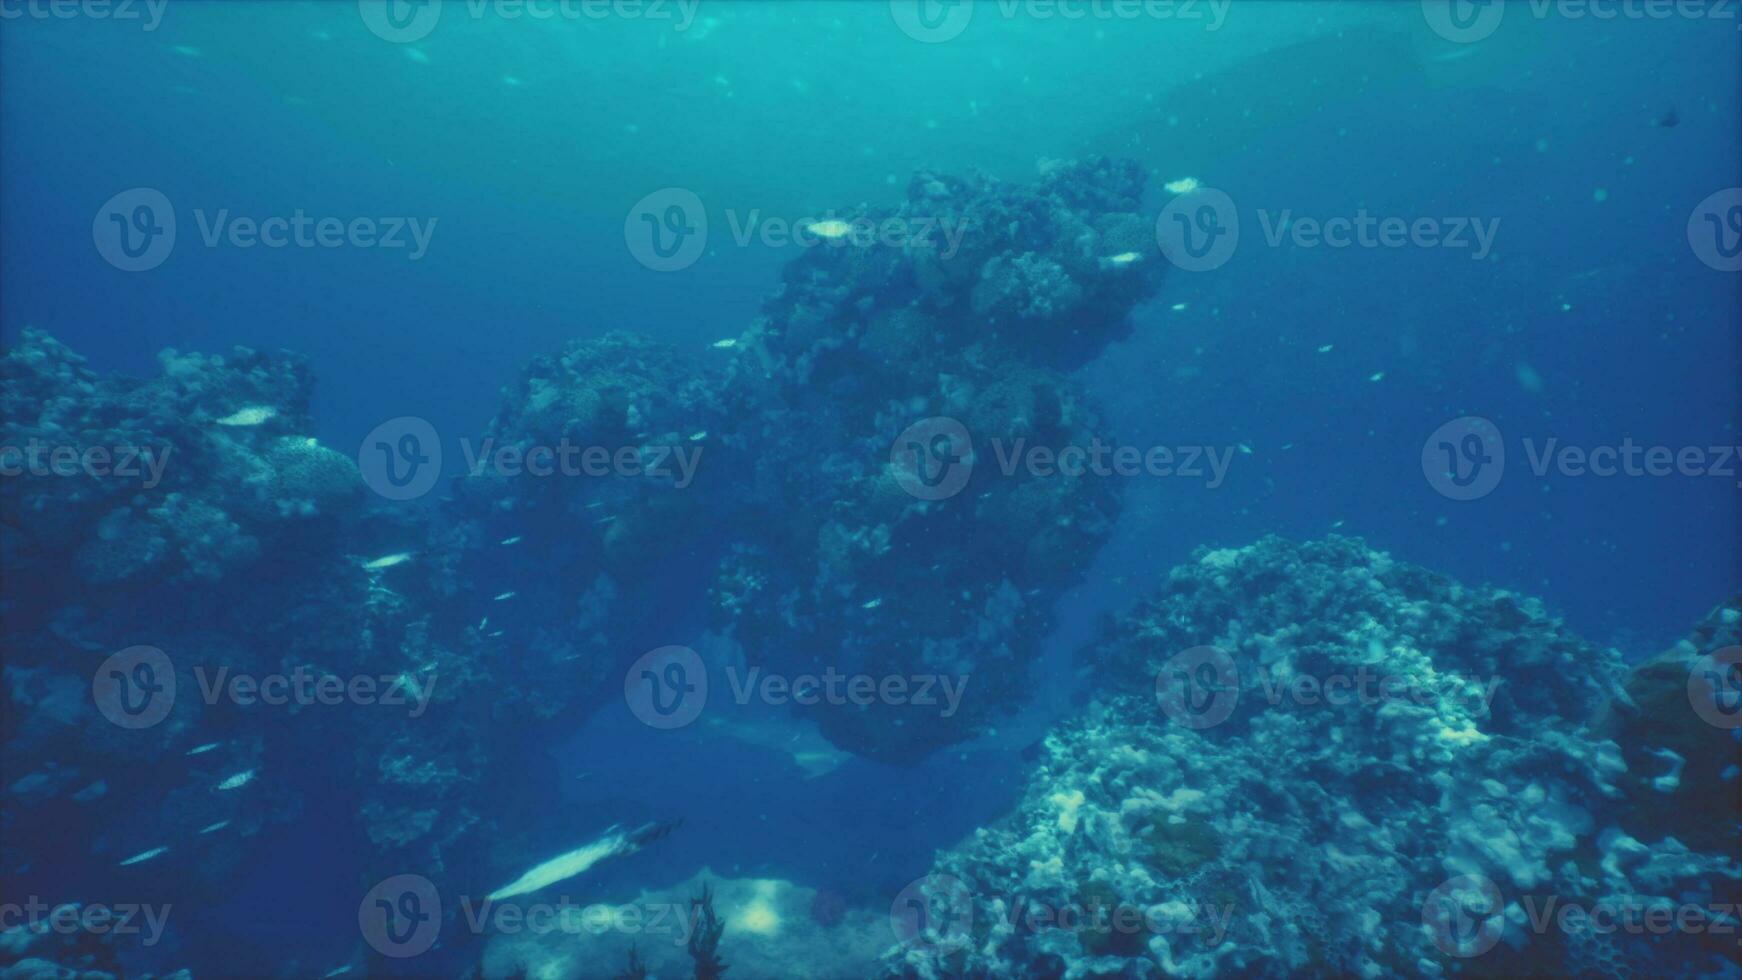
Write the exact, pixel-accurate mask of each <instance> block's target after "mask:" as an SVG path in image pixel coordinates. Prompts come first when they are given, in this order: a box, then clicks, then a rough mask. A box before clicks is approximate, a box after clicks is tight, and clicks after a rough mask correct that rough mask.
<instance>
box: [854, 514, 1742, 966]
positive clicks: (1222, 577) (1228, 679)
mask: <svg viewBox="0 0 1742 980" xmlns="http://www.w3.org/2000/svg"><path fill="white" fill-rule="evenodd" d="M1718 615H1719V618H1720V619H1722V618H1723V617H1722V614H1721V613H1720V614H1718ZM1083 656H1084V661H1085V663H1086V664H1087V665H1089V666H1091V667H1092V668H1093V675H1094V676H1095V677H1096V678H1097V679H1098V680H1099V681H1100V682H1101V686H1100V688H1099V689H1098V697H1097V700H1096V701H1095V702H1094V703H1093V704H1092V705H1091V706H1090V707H1089V708H1088V709H1087V710H1086V711H1085V712H1084V714H1083V715H1082V716H1081V717H1080V718H1077V719H1074V720H1072V721H1070V722H1068V723H1066V724H1064V725H1063V726H1061V727H1060V728H1059V729H1057V730H1056V731H1054V732H1053V733H1052V734H1051V735H1050V736H1049V737H1048V738H1047V739H1046V742H1045V747H1044V753H1043V756H1042V758H1041V759H1040V760H1039V762H1038V765H1037V766H1036V768H1035V771H1034V773H1033V775H1032V777H1031V779H1030V781H1029V785H1028V787H1027V790H1026V791H1025V793H1024V796H1023V800H1022V802H1021V804H1020V805H1019V806H1018V808H1017V809H1016V811H1015V812H1014V813H1012V814H1011V815H1010V816H1009V817H1008V818H1007V819H1006V820H1005V821H1003V822H1002V823H1000V824H998V825H995V826H991V827H987V828H984V829H982V830H980V831H978V832H976V833H975V834H974V835H973V836H972V837H971V838H970V839H968V840H967V841H965V842H964V843H963V844H961V845H960V846H959V847H957V848H955V849H954V850H952V851H949V852H947V853H945V854H943V855H941V856H940V857H939V860H938V862H937V864H936V867H935V869H934V873H933V875H932V876H931V878H930V879H928V880H926V881H925V882H923V883H922V885H921V886H920V887H921V889H922V890H924V891H925V892H926V893H927V894H928V896H929V899H928V900H929V901H931V902H932V903H934V907H933V908H932V914H931V915H930V916H929V919H928V920H927V922H926V923H925V926H926V928H924V929H918V930H914V931H913V933H912V935H910V936H908V937H907V941H906V942H905V943H904V944H903V945H902V946H901V947H900V948H898V949H897V950H895V951H894V952H892V953H891V954H890V955H889V956H888V957H886V960H885V967H886V974H885V975H886V976H889V977H946V976H948V977H956V976H969V977H1029V976H1034V977H1039V976H1065V977H1109V976H1120V977H1163V976H1198V977H1209V976H1222V975H1241V976H1288V975H1299V974H1302V973H1309V974H1320V975H1333V974H1334V975H1344V976H1357V975H1358V976H1380V975H1411V976H1417V975H1419V976H1440V975H1445V974H1459V975H1485V976H1534V975H1591V974H1602V975H1628V974H1634V973H1636V974H1639V975H1670V974H1681V975H1692V974H1698V973H1701V972H1706V971H1718V970H1721V968H1722V964H1724V963H1725V962H1729V961H1731V958H1732V957H1733V954H1734V950H1733V948H1730V947H1729V946H1728V940H1727V939H1725V938H1723V937H1722V936H1720V935H1714V934H1713V933H1714V932H1719V931H1722V930H1710V931H1707V930H1700V929H1686V928H1682V929H1675V928H1671V929H1663V930H1657V929H1652V930H1641V931H1638V932H1633V933H1629V932H1627V931H1625V930H1623V929H1620V928H1617V927H1616V923H1618V922H1626V921H1629V920H1628V918H1627V917H1628V915H1629V914H1631V915H1632V921H1639V920H1640V919H1641V917H1642V916H1644V915H1645V910H1648V909H1657V910H1658V912H1654V913H1651V914H1652V915H1654V916H1655V915H1659V914H1666V913H1665V910H1669V912H1668V913H1667V914H1670V915H1673V914H1674V913H1675V912H1676V911H1679V910H1683V909H1686V910H1689V912H1688V913H1687V914H1689V915H1694V914H1699V915H1705V916H1708V917H1709V918H1708V919H1707V920H1706V921H1716V922H1719V923H1722V922H1723V920H1724V917H1725V915H1726V914H1727V913H1726V912H1725V911H1724V910H1725V909H1728V908H1733V907H1734V906H1733V905H1732V904H1730V903H1734V902H1735V901H1736V899H1737V898H1738V897H1739V895H1742V865H1739V864H1738V862H1737V859H1736V855H1735V848H1734V846H1733V845H1734V836H1733V835H1734V832H1735V831H1734V823H1733V822H1732V821H1716V822H1722V823H1728V824H1729V827H1728V828H1727V832H1728V833H1729V834H1730V835H1731V836H1730V838H1729V846H1724V847H1711V848H1709V849H1700V848H1697V847H1695V846H1693V844H1692V843H1691V842H1688V841H1683V840H1679V839H1677V838H1676V837H1674V836H1666V835H1665V833H1664V831H1665V830H1666V829H1668V828H1667V827H1666V826H1665V825H1664V824H1662V823H1654V821H1656V820H1657V819H1658V817H1657V816H1656V814H1655V812H1647V811H1641V810H1635V809H1634V807H1635V805H1637V804H1636V798H1635V796H1634V795H1632V794H1630V793H1629V791H1628V789H1627V786H1628V784H1629V782H1630V781H1631V780H1634V779H1636V778H1637V773H1636V772H1635V770H1634V768H1633V766H1632V764H1631V763H1630V762H1629V761H1628V755H1629V754H1628V753H1626V752H1624V751H1623V749H1622V748H1621V747H1619V746H1618V745H1617V744H1616V743H1615V742H1613V741H1610V740H1608V739H1607V738H1606V737H1605V736H1604V733H1603V732H1602V731H1600V730H1597V729H1594V728H1592V727H1590V726H1589V724H1588V720H1589V718H1590V717H1591V716H1592V714H1593V712H1596V711H1598V710H1600V709H1604V708H1605V706H1606V705H1607V704H1608V703H1609V702H1610V701H1611V700H1612V699H1614V698H1616V697H1618V696H1621V695H1620V693H1619V692H1620V685H1621V682H1622V678H1623V677H1624V675H1625V670H1624V668H1623V666H1622V664H1621V662H1620V660H1619V657H1618V655H1617V654H1615V653H1614V652H1612V651H1605V650H1600V649H1597V648H1595V647H1592V646H1590V645H1588V644H1584V643H1582V642H1580V641H1578V640H1576V639H1574V638H1571V637H1569V636H1567V635H1566V633H1565V631H1564V630H1563V629H1562V628H1561V627H1560V624H1559V623H1557V622H1555V621H1554V620H1552V619H1550V618H1548V617H1547V616H1546V614H1545V613H1544V612H1543V611H1542V608H1541V606H1540V604H1539V603H1537V602H1535V601H1533V600H1529V599H1525V598H1522V597H1519V596H1516V595H1513V594H1510V593H1506V592H1503V591H1499V590H1493V589H1482V588H1469V587H1466V586H1462V585H1459V584H1457V583H1455V582H1453V581H1451V580H1449V579H1446V578H1444V577H1441V576H1438V575H1434V574H1432V573H1429V572H1426V571H1424V570H1421V569H1419V568H1414V567H1412V566H1409V565H1406V564H1403V563H1400V562H1396V561H1393V560H1392V559H1390V558H1389V557H1388V556H1386V555H1384V554H1383V553H1380V552H1376V551H1373V550H1370V549H1368V548H1367V547H1365V546H1364V545H1362V544H1361V543H1360V542H1359V541H1356V540H1353V539H1347V538H1336V537H1333V538H1329V539H1327V540H1323V541H1315V542H1309V543H1305V544H1299V545H1296V544H1290V543H1287V542H1284V541H1281V540H1278V539H1266V540H1264V541H1262V542H1260V543H1258V544H1256V545H1253V546H1250V547H1247V548H1241V549H1231V550H1222V551H1206V552H1202V553H1200V554H1199V556H1198V557H1197V560H1196V561H1194V562H1193V563H1191V564H1188V565H1185V566H1182V567H1180V568H1177V569H1175V570H1174V571H1173V572H1172V573H1171V574H1170V575H1168V576H1167V577H1166V579H1165V580H1164V583H1163V585H1162V587H1161V588H1160V589H1159V590H1158V591H1157V592H1156V594H1155V595H1153V596H1152V597H1151V598H1149V599H1147V600H1145V601H1143V602H1142V603H1140V604H1139V605H1138V606H1137V607H1136V608H1135V609H1134V610H1133V611H1131V612H1130V613H1128V614H1127V615H1125V616H1122V617H1120V618H1119V619H1118V620H1117V621H1116V622H1114V623H1113V624H1111V626H1110V627H1109V629H1108V633H1107V635H1106V636H1105V637H1104V638H1103V640H1102V641H1101V642H1099V643H1097V644H1095V645H1094V646H1093V647H1091V648H1090V649H1088V650H1086V651H1085V652H1084V655H1083ZM1686 677H1687V675H1686V674H1685V672H1684V673H1683V674H1682V678H1681V683H1682V684H1683V685H1684V686H1685V684H1686ZM1663 710H1664V711H1665V712H1666V713H1668V714H1669V715H1673V714H1674V710H1673V709H1671V708H1670V707H1669V706H1668V705H1664V706H1663ZM1680 712H1681V713H1683V714H1688V713H1690V712H1689V709H1688V704H1687V702H1686V701H1685V699H1684V701H1683V702H1682V704H1681V706H1680ZM1723 734H1724V735H1725V736H1727V734H1728V733H1723ZM1702 741H1703V742H1704V743H1706V744H1710V743H1712V742H1714V741H1717V739H1714V738H1712V737H1710V735H1709V733H1707V737H1705V738H1704V739H1702ZM1643 751H1646V752H1649V751H1650V745H1649V744H1647V746H1646V747H1645V748H1644V749H1643ZM1660 768H1661V766H1660V765H1656V764H1654V765H1653V767H1652V769H1651V771H1652V772H1654V773H1655V772H1656V771H1658V769H1660ZM1690 773H1691V771H1690ZM1700 773H1701V775H1702V776H1703V777H1704V778H1705V779H1707V780H1709V781H1708V782H1703V783H1700V784H1699V786H1700V789H1699V790H1698V791H1699V792H1711V791H1713V790H1714V789H1716V788H1717V787H1718V786H1722V785H1723V782H1722V777H1720V776H1719V775H1718V774H1716V773H1713V772H1711V771H1709V770H1704V769H1702V770H1700ZM1728 782H1729V783H1730V784H1731V786H1732V787H1733V785H1734V776H1733V773H1732V775H1731V777H1730V778H1729V780H1728ZM1730 791H1732V792H1733V789H1732V790H1730ZM1648 829H1649V830H1653V831H1654V832H1652V833H1647V832H1646V831H1647V830H1648ZM1568 908H1571V909H1573V910H1575V912H1577V913H1579V914H1576V915H1566V914H1565V910H1566V909H1568ZM1732 918H1733V917H1732Z"/></svg>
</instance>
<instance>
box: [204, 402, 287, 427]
mask: <svg viewBox="0 0 1742 980" xmlns="http://www.w3.org/2000/svg"><path fill="white" fill-rule="evenodd" d="M277 417H278V409H276V408H273V407H272V406H271V405H249V406H248V407H247V408H239V409H237V410H236V411H234V412H231V413H230V414H229V415H226V416H224V417H223V418H221V419H219V420H218V424H219V425H238V426H251V425H259V424H260V423H262V422H267V421H270V420H272V419H274V418H277Z"/></svg>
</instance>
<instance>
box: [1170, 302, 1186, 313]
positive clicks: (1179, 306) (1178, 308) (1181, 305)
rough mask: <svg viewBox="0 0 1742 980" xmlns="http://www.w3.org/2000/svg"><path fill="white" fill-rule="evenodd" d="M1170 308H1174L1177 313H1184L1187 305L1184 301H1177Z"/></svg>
mask: <svg viewBox="0 0 1742 980" xmlns="http://www.w3.org/2000/svg"><path fill="white" fill-rule="evenodd" d="M1168 309H1171V310H1173V311H1174V312H1175V313H1184V312H1185V309H1186V305H1185V304H1184V303H1175V304H1173V305H1172V306H1170V307H1168Z"/></svg>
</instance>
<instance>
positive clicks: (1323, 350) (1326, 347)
mask: <svg viewBox="0 0 1742 980" xmlns="http://www.w3.org/2000/svg"><path fill="white" fill-rule="evenodd" d="M1330 352H1331V345H1330V344H1320V345H1319V353H1320V354H1329V353H1330Z"/></svg>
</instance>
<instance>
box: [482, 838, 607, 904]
mask: <svg viewBox="0 0 1742 980" xmlns="http://www.w3.org/2000/svg"><path fill="white" fill-rule="evenodd" d="M629 849H630V844H629V835H628V834H625V833H624V832H623V829H622V828H621V827H612V828H611V829H610V830H608V831H606V832H605V836H603V837H601V838H599V839H598V840H596V841H594V842H592V843H591V844H588V845H586V846H585V847H579V848H576V849H575V850H572V851H570V852H568V853H567V854H559V855H557V856H556V857H553V858H551V859H550V860H549V861H546V862H544V863H543V864H540V865H538V866H537V867H535V868H533V869H532V870H530V871H528V872H526V873H525V874H523V875H521V876H520V877H519V878H516V879H514V881H512V882H510V883H508V884H506V885H503V886H502V887H501V888H498V889H496V890H495V891H494V892H491V893H490V901H492V902H499V901H501V900H503V899H505V898H513V897H514V896H516V895H525V894H527V893H528V892H535V891H538V890H539V889H540V888H544V887H546V886H547V885H554V884H556V883H557V882H559V881H565V880H567V879H569V878H573V877H574V876H575V875H578V874H581V873H582V872H584V871H586V870H587V869H588V868H591V867H592V866H593V865H595V864H598V863H599V862H600V861H603V860H605V859H606V858H609V857H615V856H616V855H618V854H622V853H625V852H626V851H627V850H629Z"/></svg>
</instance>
